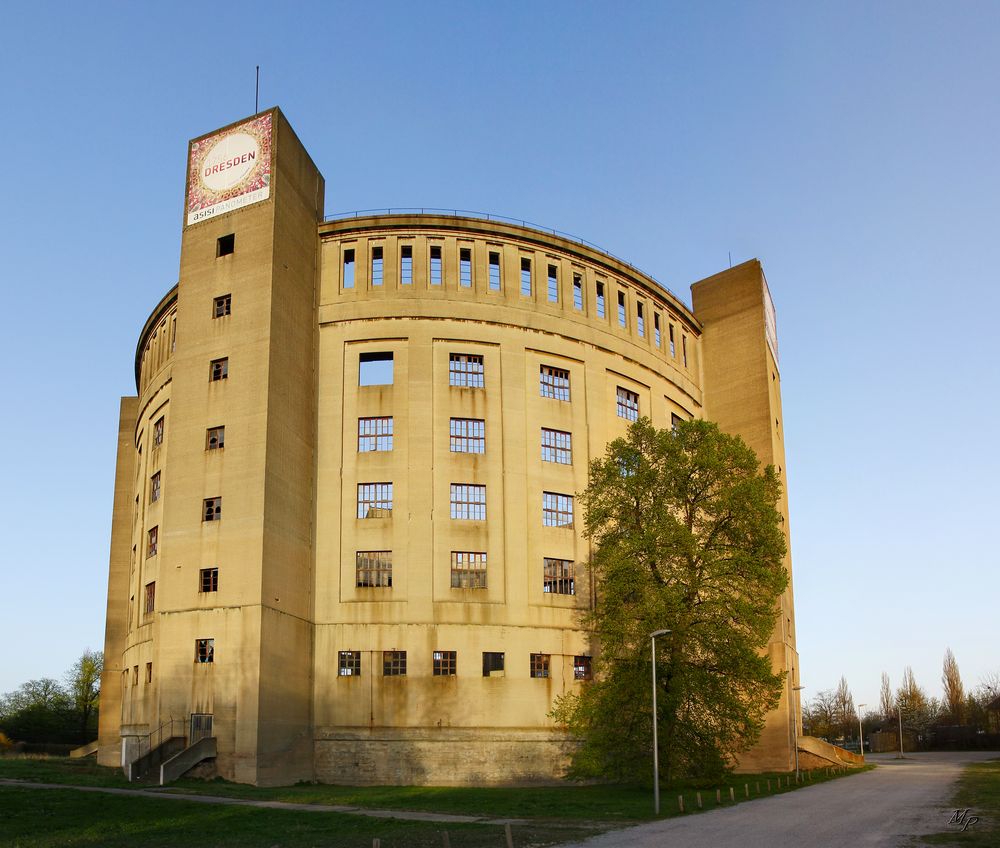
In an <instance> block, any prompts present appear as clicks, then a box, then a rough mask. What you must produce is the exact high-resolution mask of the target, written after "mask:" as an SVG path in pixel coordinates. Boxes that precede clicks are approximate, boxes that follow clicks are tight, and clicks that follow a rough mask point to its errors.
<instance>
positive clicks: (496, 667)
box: [483, 651, 503, 677]
mask: <svg viewBox="0 0 1000 848" xmlns="http://www.w3.org/2000/svg"><path fill="white" fill-rule="evenodd" d="M483 677H503V652H502V651H483Z"/></svg>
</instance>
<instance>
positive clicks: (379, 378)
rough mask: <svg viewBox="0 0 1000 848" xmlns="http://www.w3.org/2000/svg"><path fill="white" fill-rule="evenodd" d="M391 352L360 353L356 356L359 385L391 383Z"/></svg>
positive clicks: (389, 384)
mask: <svg viewBox="0 0 1000 848" xmlns="http://www.w3.org/2000/svg"><path fill="white" fill-rule="evenodd" d="M392 370H393V362H392V353H391V352H378V353H362V354H360V355H359V356H358V385H359V386H391V385H392Z"/></svg>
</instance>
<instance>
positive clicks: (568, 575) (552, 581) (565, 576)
mask: <svg viewBox="0 0 1000 848" xmlns="http://www.w3.org/2000/svg"><path fill="white" fill-rule="evenodd" d="M542 575H543V576H542V580H543V583H542V591H543V592H544V593H545V594H547V595H575V594H576V581H575V580H574V579H573V561H572V560H568V559H551V558H549V557H545V560H544V563H543V565H542Z"/></svg>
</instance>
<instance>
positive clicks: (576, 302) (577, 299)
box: [573, 274, 583, 312]
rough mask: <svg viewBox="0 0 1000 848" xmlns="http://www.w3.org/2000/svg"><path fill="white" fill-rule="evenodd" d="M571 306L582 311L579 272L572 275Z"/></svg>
mask: <svg viewBox="0 0 1000 848" xmlns="http://www.w3.org/2000/svg"><path fill="white" fill-rule="evenodd" d="M573 308H574V309H575V310H576V311H577V312H583V277H581V276H580V275H579V274H574V275H573Z"/></svg>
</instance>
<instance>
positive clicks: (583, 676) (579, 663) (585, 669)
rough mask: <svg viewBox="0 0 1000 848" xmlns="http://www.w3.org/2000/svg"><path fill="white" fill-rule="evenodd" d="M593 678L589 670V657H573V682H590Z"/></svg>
mask: <svg viewBox="0 0 1000 848" xmlns="http://www.w3.org/2000/svg"><path fill="white" fill-rule="evenodd" d="M593 676H594V675H593V673H592V672H591V669H590V657H573V679H574V680H590V679H591V678H592V677H593Z"/></svg>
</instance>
